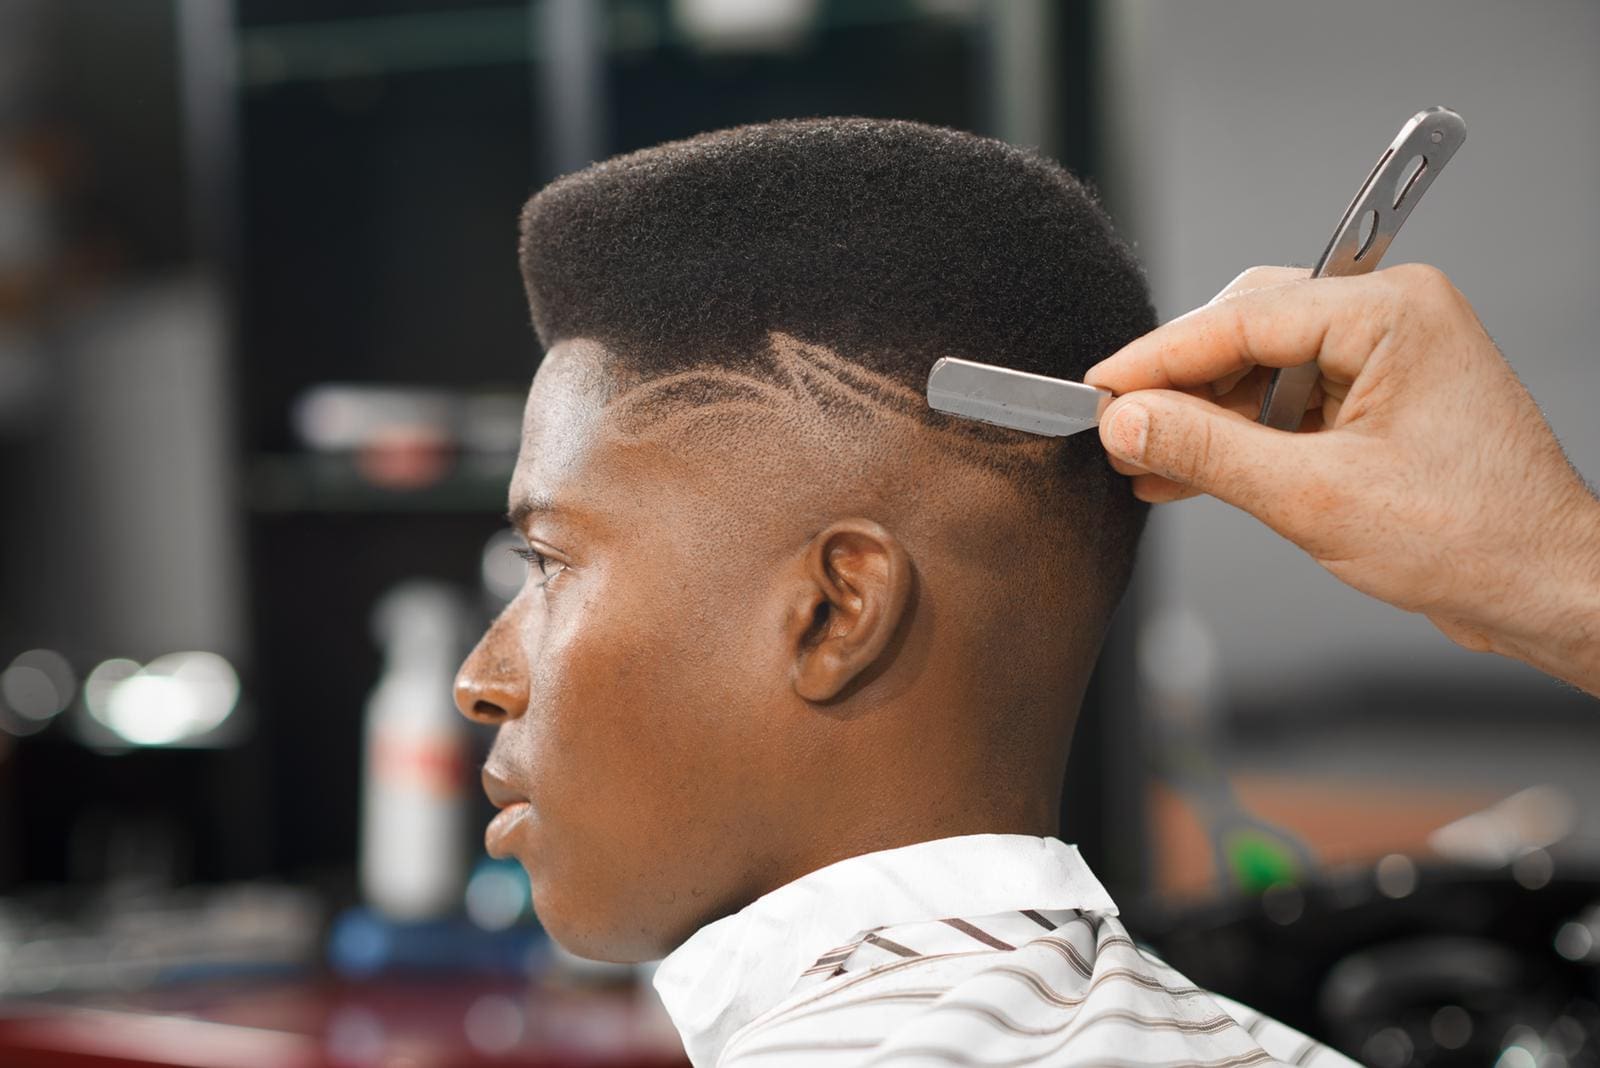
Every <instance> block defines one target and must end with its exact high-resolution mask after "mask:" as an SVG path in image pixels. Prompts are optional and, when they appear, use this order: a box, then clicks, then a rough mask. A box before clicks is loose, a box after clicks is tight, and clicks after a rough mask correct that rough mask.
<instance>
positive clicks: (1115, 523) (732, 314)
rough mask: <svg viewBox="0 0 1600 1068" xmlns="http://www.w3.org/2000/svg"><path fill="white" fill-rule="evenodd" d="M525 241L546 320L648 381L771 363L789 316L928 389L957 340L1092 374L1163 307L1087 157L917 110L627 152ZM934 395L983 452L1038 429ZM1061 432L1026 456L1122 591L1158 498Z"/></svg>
mask: <svg viewBox="0 0 1600 1068" xmlns="http://www.w3.org/2000/svg"><path fill="white" fill-rule="evenodd" d="M520 251H521V265H522V272H523V278H524V282H525V284H526V286H527V291H528V298H529V304H530V307H531V310H532V315H533V323H534V327H535V329H536V330H537V331H538V335H539V340H540V342H541V343H542V344H543V345H544V346H545V347H546V348H548V347H550V346H552V345H554V344H556V343H557V342H559V341H561V340H563V339H569V338H588V339H592V340H594V341H598V342H600V343H602V344H604V345H605V346H606V347H607V348H608V349H609V350H611V352H612V353H613V354H614V355H615V356H617V357H618V358H620V359H621V360H623V361H624V362H625V363H626V364H627V366H628V368H629V371H630V373H631V374H634V375H637V376H638V377H639V378H641V379H642V380H646V381H648V380H650V379H655V378H660V377H662V376H666V375H669V374H677V373H680V372H685V371H689V370H692V369H695V368H702V367H717V368H722V369H727V370H736V371H740V372H743V373H747V374H749V375H753V376H758V377H761V376H765V375H766V374H767V373H768V364H769V362H770V357H769V349H770V337H771V335H772V334H773V333H775V332H776V333H781V334H787V335H791V336H793V337H795V338H797V339H799V340H801V341H804V342H808V343H811V344H813V345H821V346H826V347H827V348H829V349H831V350H832V351H833V352H834V353H836V354H837V355H838V356H840V357H842V358H843V359H845V360H848V361H850V362H852V363H854V364H857V365H859V366H861V367H865V368H867V369H869V370H871V371H874V372H877V373H878V374H881V375H885V376H888V377H890V378H892V379H893V380H895V381H896V382H898V383H903V384H904V385H905V386H907V387H909V388H910V389H911V390H914V391H915V392H916V394H919V395H920V394H922V393H923V392H924V389H925V386H926V383H927V376H928V371H929V368H930V367H931V366H932V364H933V362H934V361H935V360H936V359H938V358H939V357H941V356H959V357H964V358H966V359H971V360H979V361H982V362H985V363H996V364H1002V365H1005V366H1008V367H1014V368H1017V369H1019V370H1024V371H1033V372H1036V373H1039V374H1046V375H1053V376H1056V377H1060V378H1069V379H1081V378H1082V376H1083V374H1084V372H1085V371H1086V370H1087V369H1088V368H1089V367H1090V366H1091V365H1093V364H1094V363H1096V362H1097V361H1099V360H1101V359H1103V358H1104V357H1106V356H1108V355H1110V354H1111V353H1112V352H1114V351H1115V350H1116V349H1118V348H1120V347H1121V346H1122V345H1123V344H1124V343H1126V342H1127V341H1129V340H1131V339H1133V338H1134V337H1137V336H1138V335H1140V334H1143V333H1145V332H1147V331H1149V330H1150V329H1152V328H1153V327H1154V326H1155V325H1156V319H1155V313H1154V311H1153V310H1152V308H1151V305H1150V298H1149V291H1148V288H1147V286H1146V284H1145V281H1144V276H1143V274H1142V272H1141V270H1140V269H1139V266H1138V264H1137V263H1136V261H1135V260H1134V258H1133V256H1132V254H1131V253H1130V252H1129V250H1128V248H1127V246H1126V245H1125V244H1124V243H1123V242H1122V241H1121V239H1120V238H1119V237H1118V236H1117V235H1116V233H1115V232H1114V231H1113V230H1112V227H1111V223H1110V220H1109V219H1108V218H1107V217H1106V215H1105V213H1104V211H1102V210H1101V208H1100V207H1099V206H1098V204H1097V203H1096V202H1095V199H1094V197H1093V195H1092V194H1091V193H1090V192H1089V191H1088V190H1087V189H1085V187H1084V186H1083V185H1082V184H1081V183H1080V182H1079V181H1078V180H1077V179H1076V178H1074V177H1073V176H1072V175H1071V174H1069V173H1067V172H1066V171H1065V170H1063V169H1062V168H1061V167H1060V166H1059V165H1058V164H1056V163H1055V162H1053V161H1052V160H1049V159H1047V158H1045V157H1043V156H1040V155H1038V154H1036V153H1034V152H1030V151H1026V150H1023V149H1019V148H1016V147H1013V146H1011V145H1008V144H1005V143H1004V142H1001V141H995V140H991V139H988V138H982V137H976V136H973V135H971V134H967V133H962V132H959V131H956V130H949V129H942V128H937V127H931V126H926V125H922V124H919V123H912V122H901V121H891V120H879V119H861V118H836V119H833V118H830V119H810V120H792V121H781V122H773V123H768V124H762V125H754V126H741V127H737V128H734V129H729V130H722V131H717V132H714V133H707V134H703V135H700V136H698V137H694V138H690V139H689V140H685V141H677V142H672V143H669V144H664V145H659V146H657V147H655V148H650V149H646V150H644V151H640V152H634V153H632V154H629V155H625V156H619V157H617V158H615V159H611V160H607V161H605V162H602V163H598V164H595V165H593V166H591V167H589V168H587V169H586V170H583V171H580V172H578V173H576V174H572V175H568V176H566V177H564V178H561V179H559V180H557V181H555V182H553V183H552V184H550V185H549V186H547V187H546V188H545V189H543V190H542V191H541V192H539V193H538V195H536V196H535V197H533V199H532V200H530V201H529V202H528V204H527V206H526V208H525V209H524V211H523V215H522V239H521V249H520ZM708 399H709V398H708ZM902 403H903V402H902ZM915 407H916V408H917V409H918V411H917V415H918V418H920V419H922V420H924V421H925V422H927V423H929V424H930V425H937V426H943V427H946V428H951V427H952V425H953V424H959V425H960V430H961V432H962V433H963V434H966V435H967V436H968V437H969V439H970V441H971V445H972V449H973V451H974V452H981V451H982V449H983V448H984V443H985V442H1002V441H1008V442H1015V441H1016V440H1017V439H1019V438H1023V437H1026V435H1022V434H1021V433H1020V432H1017V431H1010V430H1005V429H1002V428H998V427H988V426H984V425H982V424H977V423H971V422H968V421H965V420H958V419H956V418H955V417H952V416H948V415H945V414H943V413H939V412H935V411H933V410H932V409H930V408H927V407H926V404H925V403H921V404H918V405H916V406H915ZM1056 440H1058V441H1059V442H1060V446H1059V449H1058V451H1057V454H1056V455H1055V456H1054V459H1053V460H1052V461H1051V464H1050V466H1051V470H1049V471H1044V472H1041V471H1039V470H1038V469H1037V468H1035V469H1032V470H1016V471H1014V472H1012V473H1014V474H1015V475H1016V476H1017V478H1018V480H1019V481H1022V482H1026V483H1027V484H1028V485H1027V488H1028V489H1030V490H1031V491H1032V495H1033V496H1035V497H1037V499H1038V501H1039V503H1040V506H1041V509H1042V510H1043V511H1044V512H1045V513H1046V514H1048V515H1055V516H1067V517H1069V525H1070V526H1071V527H1073V528H1075V530H1074V533H1075V534H1076V535H1077V536H1078V539H1079V544H1080V545H1084V544H1087V545H1088V546H1089V547H1090V548H1092V549H1093V551H1095V552H1096V553H1097V554H1098V555H1099V556H1100V559H1099V560H1097V561H1096V563H1097V564H1098V565H1099V567H1101V568H1103V571H1102V574H1104V575H1106V577H1107V578H1108V579H1110V581H1111V582H1112V583H1114V584H1115V587H1116V588H1115V591H1114V592H1113V593H1112V596H1113V598H1115V597H1117V596H1120V593H1121V588H1122V586H1123V585H1124V584H1125V580H1126V575H1127V572H1128V570H1129V569H1130V568H1131V565H1132V558H1133V552H1134V548H1135V545H1136V543H1137V540H1138V535H1139V531H1140V529H1141V527H1142V526H1143V521H1144V516H1145V511H1146V508H1145V506H1144V505H1143V504H1141V503H1140V502H1139V501H1138V500H1136V499H1135V498H1134V496H1133V494H1132V493H1131V492H1130V490H1129V487H1128V482H1127V480H1126V479H1124V478H1122V477H1121V476H1119V475H1117V474H1115V472H1113V471H1112V470H1111V468H1110V467H1109V465H1108V464H1107V463H1106V459H1105V454H1104V452H1103V451H1102V449H1101V446H1100V444H1099V441H1098V439H1097V437H1096V435H1095V434H1094V433H1093V432H1086V433H1081V434H1077V435H1074V436H1072V437H1069V438H1065V439H1056ZM1086 521H1087V522H1086ZM1119 565H1120V566H1119ZM1113 576H1115V577H1113Z"/></svg>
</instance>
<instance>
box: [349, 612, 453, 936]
mask: <svg viewBox="0 0 1600 1068" xmlns="http://www.w3.org/2000/svg"><path fill="white" fill-rule="evenodd" d="M463 623H464V609H463V606H462V603H461V598H460V596H459V595H458V594H457V593H456V592H455V591H454V590H453V589H451V588H450V587H448V586H444V585H441V584H438V583H431V582H420V581H418V582H406V583H403V584H401V585H399V586H396V587H395V588H393V589H392V590H390V591H389V592H388V593H386V594H385V595H384V596H383V598H382V599H381V600H380V601H379V602H378V605H377V608H376V609H375V610H374V612H373V629H374V631H375V632H376V634H377V638H378V640H379V642H381V643H382V645H383V647H384V669H383V675H382V676H381V677H380V678H379V679H378V684H377V686H375V687H374V688H373V691H372V696H371V697H369V698H368V699H367V712H366V731H365V733H366V738H365V746H364V754H363V763H364V766H363V769H362V799H361V801H362V804H361V890H362V894H363V896H364V897H365V899H366V900H367V902H368V903H369V904H370V905H372V906H373V907H374V908H376V909H377V910H378V911H380V912H382V913H383V914H384V915H386V916H388V917H389V918H391V919H395V920H402V921H412V920H424V919H429V918H433V917H438V916H442V915H446V914H448V913H450V912H453V911H455V910H456V909H457V908H459V907H460V903H461V894H462V889H463V887H464V885H465V883H466V869H467V860H468V851H467V840H466V839H467V833H468V819H469V810H470V800H469V797H470V795H469V793H468V790H469V786H470V784H469V782H468V779H469V777H470V775H469V772H470V767H469V757H468V738H467V731H466V728H467V723H466V721H465V720H464V719H462V718H461V716H459V715H458V714H457V713H456V711H455V708H454V706H453V703H452V698H451V687H452V684H453V682H454V679H455V673H456V667H457V665H458V664H459V662H460V657H461V650H462V638H463Z"/></svg>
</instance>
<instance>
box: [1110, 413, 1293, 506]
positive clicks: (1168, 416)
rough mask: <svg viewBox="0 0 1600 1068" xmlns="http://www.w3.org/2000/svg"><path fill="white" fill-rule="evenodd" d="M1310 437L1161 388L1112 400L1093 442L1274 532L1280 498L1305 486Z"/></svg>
mask: <svg viewBox="0 0 1600 1068" xmlns="http://www.w3.org/2000/svg"><path fill="white" fill-rule="evenodd" d="M1310 438H1311V435H1300V434H1290V433H1285V432H1284V431H1281V430H1274V429H1272V428H1271V427H1266V426H1262V425H1261V424H1259V423H1256V422H1253V421H1251V420H1249V419H1246V418H1245V417H1244V416H1242V415H1240V414H1239V413H1237V412H1232V411H1229V410H1227V409H1226V408H1219V407H1218V406H1217V405H1215V404H1213V403H1211V402H1210V401H1206V400H1202V399H1200V398H1199V397H1191V396H1189V395H1187V394H1184V393H1178V392H1174V391H1172V390H1165V389H1142V390H1139V391H1137V392H1135V393H1130V394H1126V395H1124V396H1122V397H1118V398H1117V399H1116V400H1115V401H1113V402H1112V403H1111V405H1110V406H1109V407H1108V408H1107V409H1106V411H1105V414H1104V415H1103V416H1102V418H1101V421H1100V440H1101V442H1102V443H1103V444H1104V445H1105V448H1106V451H1107V452H1109V453H1110V454H1111V455H1112V456H1115V457H1116V458H1117V459H1119V460H1123V461H1125V462H1127V463H1131V464H1136V465H1138V466H1139V467H1143V468H1145V469H1146V470H1147V471H1150V472H1151V473H1152V474H1157V475H1161V476H1162V477H1164V478H1169V479H1171V480H1172V481H1174V482H1178V483H1181V484H1183V485H1185V486H1190V487H1192V488H1194V489H1196V490H1199V491H1200V492H1202V493H1208V494H1210V495H1211V496H1213V497H1216V498H1218V499H1219V500H1223V501H1226V502H1228V503H1229V504H1231V505H1233V506H1235V507H1237V508H1242V509H1244V510H1245V511H1247V512H1250V513H1252V514H1253V515H1255V516H1256V517H1257V518H1259V519H1262V520H1264V521H1266V522H1267V523H1268V524H1269V525H1272V526H1274V527H1280V529H1281V524H1282V523H1283V521H1284V520H1285V519H1286V518H1288V517H1286V516H1283V515H1281V514H1279V513H1280V511H1281V508H1282V505H1283V503H1284V501H1285V499H1286V498H1287V497H1288V496H1290V495H1291V494H1294V493H1296V492H1297V491H1299V490H1303V489H1304V487H1305V485H1306V483H1307V475H1308V473H1309V471H1308V469H1309V467H1310V465H1311V464H1312V463H1314V462H1315V459H1316V458H1315V450H1314V449H1312V450H1311V452H1310V454H1309V455H1308V449H1307V445H1308V442H1309V441H1310Z"/></svg>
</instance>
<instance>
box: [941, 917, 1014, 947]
mask: <svg viewBox="0 0 1600 1068" xmlns="http://www.w3.org/2000/svg"><path fill="white" fill-rule="evenodd" d="M939 922H940V923H943V924H948V925H949V926H951V927H954V928H955V929H956V930H958V931H960V932H961V933H962V934H964V935H966V936H968V937H969V938H975V939H977V940H978V941H979V942H982V943H983V944H984V945H986V946H988V947H990V948H991V949H1016V948H1017V947H1016V946H1014V945H1012V944H1011V943H1010V942H1002V941H1000V939H998V938H996V937H995V936H994V935H992V934H990V933H989V932H988V931H985V930H982V929H980V928H978V927H974V926H973V925H972V924H970V923H968V922H967V921H966V920H956V919H946V920H940V921H939Z"/></svg>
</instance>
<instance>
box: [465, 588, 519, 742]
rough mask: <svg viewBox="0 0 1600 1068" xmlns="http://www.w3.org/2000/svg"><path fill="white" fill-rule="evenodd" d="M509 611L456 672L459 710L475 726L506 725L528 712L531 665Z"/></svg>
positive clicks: (495, 623) (492, 627)
mask: <svg viewBox="0 0 1600 1068" xmlns="http://www.w3.org/2000/svg"><path fill="white" fill-rule="evenodd" d="M513 624H514V619H513V618H511V613H510V612H509V611H508V612H507V614H506V615H503V616H501V617H500V618H499V619H497V620H495V622H494V623H493V625H491V626H490V627H489V629H488V631H487V632H486V633H485V634H484V636H483V637H482V638H480V639H479V640H478V644H477V647H476V648H474V649H473V650H472V652H471V653H469V654H468V655H467V659H466V660H465V661H463V662H462V664H461V669H460V670H459V671H457V672H456V685H455V698H456V709H457V710H458V711H460V713H461V714H462V715H463V716H466V717H467V718H468V719H470V720H472V721H473V722H475V723H487V724H490V725H491V726H493V725H498V724H501V723H505V722H507V721H509V720H513V719H516V718H518V717H519V716H521V715H522V714H523V713H524V712H526V711H527V710H528V663H527V657H526V656H525V655H524V653H523V651H522V643H521V642H520V641H519V640H518V635H517V630H518V628H517V627H516V626H514V625H513Z"/></svg>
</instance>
